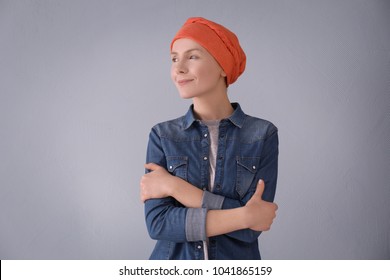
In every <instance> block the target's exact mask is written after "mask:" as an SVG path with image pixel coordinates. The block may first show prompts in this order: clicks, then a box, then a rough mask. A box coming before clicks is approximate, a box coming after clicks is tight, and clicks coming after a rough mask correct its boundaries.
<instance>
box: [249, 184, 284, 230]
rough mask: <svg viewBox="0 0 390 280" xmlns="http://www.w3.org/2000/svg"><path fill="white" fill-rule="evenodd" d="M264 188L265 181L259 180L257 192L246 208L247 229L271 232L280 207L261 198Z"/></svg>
mask: <svg viewBox="0 0 390 280" xmlns="http://www.w3.org/2000/svg"><path fill="white" fill-rule="evenodd" d="M264 187H265V186H264V181H263V180H259V183H258V184H257V188H256V192H255V193H254V194H253V196H252V197H251V199H250V200H249V201H248V202H247V203H246V205H245V206H244V209H246V215H245V218H246V220H247V227H248V228H250V229H252V230H256V231H267V230H269V229H270V228H271V224H272V222H273V220H274V218H275V217H276V210H278V206H277V205H276V204H275V203H272V202H268V201H264V200H263V199H262V198H261V196H262V194H263V191H264Z"/></svg>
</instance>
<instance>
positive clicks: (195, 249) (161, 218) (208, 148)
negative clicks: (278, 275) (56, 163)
mask: <svg viewBox="0 0 390 280" xmlns="http://www.w3.org/2000/svg"><path fill="white" fill-rule="evenodd" d="M171 57H172V67H171V78H172V80H173V82H174V84H175V85H176V87H177V89H178V91H179V93H180V96H181V97H182V98H191V99H192V101H193V104H192V105H191V107H190V109H189V110H188V112H187V113H186V115H184V116H182V117H180V118H177V119H175V120H171V121H167V122H163V123H160V124H157V125H156V126H154V127H153V128H152V130H151V132H150V136H149V144H148V149H147V164H146V165H145V168H146V169H147V173H146V174H145V175H144V176H143V177H142V178H141V183H140V187H141V200H142V201H144V202H145V218H146V224H147V228H148V231H149V234H150V236H151V238H153V239H156V240H157V244H156V246H155V248H154V250H153V252H152V254H151V257H150V258H151V259H260V252H259V248H258V242H257V239H258V237H259V235H260V233H261V231H265V230H269V229H270V226H271V224H272V221H273V219H274V217H275V212H276V210H277V205H276V204H274V203H272V201H273V199H274V196H275V189H276V180H277V167H278V134H277V128H276V127H275V126H274V125H273V124H272V123H270V122H268V121H265V120H262V119H259V118H255V117H251V116H248V115H246V114H245V113H244V112H243V111H242V110H241V108H240V105H239V104H237V103H230V101H229V98H228V95H227V88H228V86H229V85H230V84H232V83H234V82H235V81H236V80H237V78H238V77H239V76H240V75H241V73H242V72H243V71H244V69H245V63H246V56H245V53H244V52H243V50H242V49H241V47H240V44H239V41H238V39H237V37H236V36H235V35H234V33H232V32H231V31H230V30H228V29H227V28H225V27H223V26H221V25H219V24H217V23H215V22H212V21H210V20H207V19H204V18H190V19H188V20H187V21H186V22H185V24H184V25H183V26H182V28H181V29H180V30H179V31H178V33H177V34H176V36H175V37H174V39H173V40H172V43H171Z"/></svg>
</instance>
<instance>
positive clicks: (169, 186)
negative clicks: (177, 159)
mask: <svg viewBox="0 0 390 280" xmlns="http://www.w3.org/2000/svg"><path fill="white" fill-rule="evenodd" d="M170 176H171V177H170V178H169V180H167V181H166V183H165V189H166V193H167V196H172V197H175V195H176V194H177V180H178V179H179V178H178V177H176V176H173V175H170Z"/></svg>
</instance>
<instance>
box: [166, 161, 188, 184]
mask: <svg viewBox="0 0 390 280" xmlns="http://www.w3.org/2000/svg"><path fill="white" fill-rule="evenodd" d="M167 170H168V172H169V173H171V174H172V175H174V176H177V177H180V178H182V179H183V180H186V181H187V174H188V172H187V171H188V157H186V156H169V157H167Z"/></svg>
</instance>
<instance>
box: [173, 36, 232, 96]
mask: <svg viewBox="0 0 390 280" xmlns="http://www.w3.org/2000/svg"><path fill="white" fill-rule="evenodd" d="M171 58H172V67H171V78H172V81H173V83H174V84H175V85H176V87H177V89H178V91H179V93H180V96H181V97H182V98H194V97H203V96H207V95H209V94H211V93H213V92H214V91H215V90H218V89H219V88H220V87H223V88H224V89H226V84H225V77H226V74H225V72H224V71H223V70H222V68H221V67H220V66H219V64H218V62H217V61H216V60H215V59H214V57H213V56H212V55H211V54H210V53H209V52H208V51H207V50H206V49H205V48H203V47H202V46H201V45H199V44H198V43H196V42H195V41H193V40H191V39H184V38H183V39H178V40H176V41H175V42H174V44H173V46H172V52H171Z"/></svg>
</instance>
